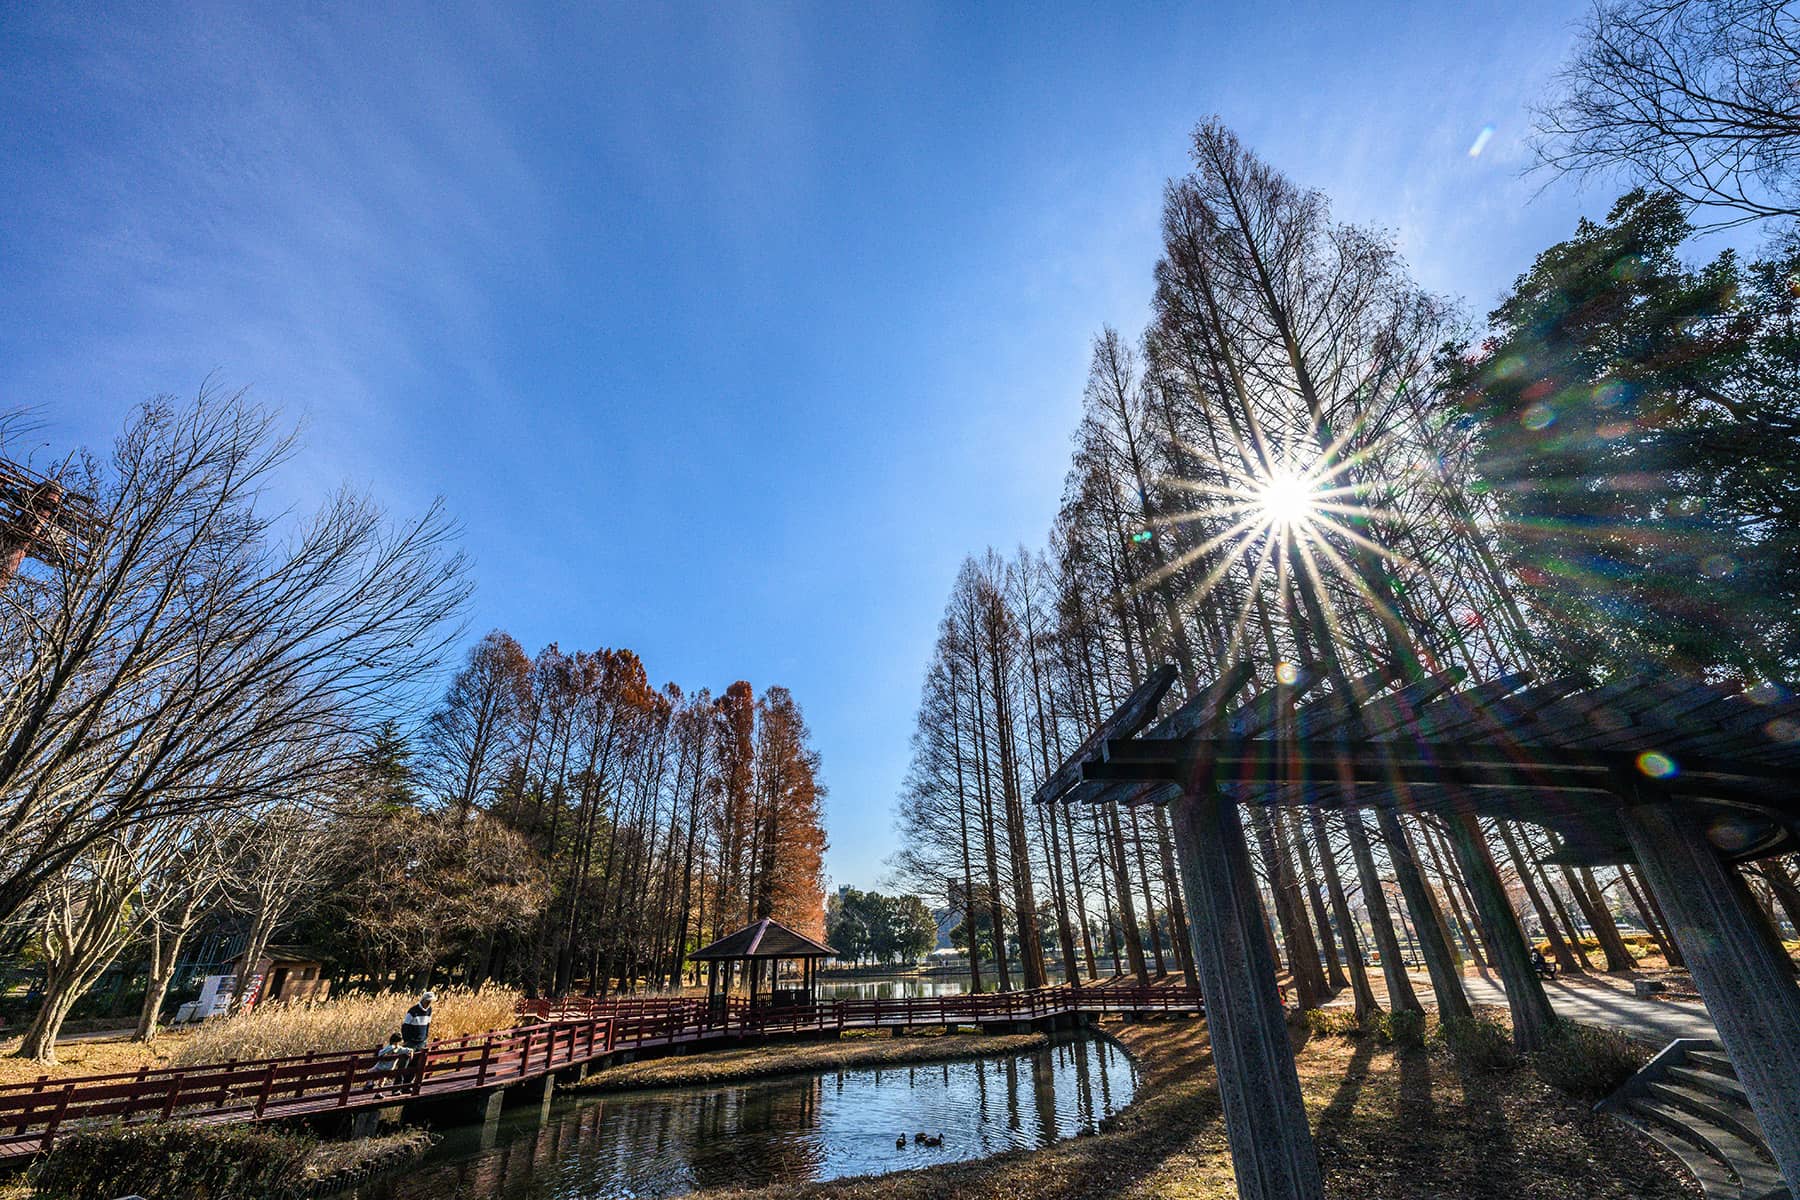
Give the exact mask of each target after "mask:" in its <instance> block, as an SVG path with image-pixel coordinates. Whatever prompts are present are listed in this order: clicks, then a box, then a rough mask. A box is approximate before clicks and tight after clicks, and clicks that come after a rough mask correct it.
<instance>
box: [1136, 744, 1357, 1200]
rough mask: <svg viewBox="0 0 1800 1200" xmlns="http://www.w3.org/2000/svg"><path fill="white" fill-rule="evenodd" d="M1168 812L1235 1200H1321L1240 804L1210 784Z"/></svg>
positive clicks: (1203, 783)
mask: <svg viewBox="0 0 1800 1200" xmlns="http://www.w3.org/2000/svg"><path fill="white" fill-rule="evenodd" d="M1171 808H1172V812H1171V813H1170V816H1171V817H1172V818H1173V824H1174V832H1175V850H1176V854H1177V856H1178V857H1179V859H1180V862H1181V885H1182V892H1183V894H1184V895H1185V896H1186V899H1187V910H1188V933H1189V936H1190V937H1191V938H1192V939H1193V943H1194V963H1195V966H1196V967H1197V968H1198V969H1199V973H1200V990H1201V992H1202V994H1203V995H1204V996H1205V997H1206V1019H1207V1030H1208V1033H1209V1034H1210V1035H1211V1039H1212V1050H1213V1062H1214V1065H1215V1066H1216V1068H1217V1070H1218V1076H1219V1099H1220V1101H1221V1104H1222V1106H1223V1108H1224V1110H1225V1133H1226V1137H1227V1138H1228V1139H1229V1141H1230V1143H1231V1163H1232V1169H1233V1172H1234V1174H1235V1175H1236V1177H1237V1188H1238V1196H1239V1197H1240V1198H1241V1200H1323V1197H1324V1194H1325V1189H1324V1184H1323V1183H1322V1182H1321V1180H1320V1177H1319V1158H1318V1154H1317V1152H1316V1151H1315V1150H1314V1149H1313V1140H1312V1131H1311V1130H1310V1129H1309V1128H1308V1127H1307V1124H1306V1107H1305V1105H1304V1104H1303V1103H1302V1102H1301V1099H1300V1078H1299V1076H1298V1075H1297V1074H1296V1073H1295V1071H1294V1055H1293V1047H1292V1043H1290V1042H1289V1040H1288V1030H1287V1021H1286V1017H1285V1014H1284V1013H1283V1012H1282V1008H1281V1003H1280V1001H1279V1000H1278V999H1277V997H1276V992H1275V959H1274V956H1273V955H1272V954H1271V953H1270V951H1269V943H1268V940H1267V938H1265V937H1264V935H1263V928H1264V925H1263V922H1264V919H1265V918H1264V915H1263V911H1262V902H1261V900H1260V899H1259V898H1258V896H1257V890H1256V875H1255V871H1254V869H1253V868H1252V867H1251V864H1250V852H1249V848H1248V847H1247V846H1246V845H1245V843H1244V826H1243V823H1242V819H1241V818H1240V816H1239V813H1238V807H1237V804H1236V803H1235V802H1233V801H1231V800H1229V799H1227V798H1225V797H1223V796H1221V795H1220V794H1219V791H1218V789H1217V788H1216V787H1214V786H1213V784H1212V781H1211V780H1210V779H1207V780H1203V781H1201V782H1200V783H1199V784H1198V785H1197V786H1193V787H1190V788H1189V789H1187V790H1186V791H1184V793H1183V794H1182V796H1181V798H1180V799H1179V800H1177V801H1176V802H1175V803H1174V804H1173V805H1172V806H1171Z"/></svg>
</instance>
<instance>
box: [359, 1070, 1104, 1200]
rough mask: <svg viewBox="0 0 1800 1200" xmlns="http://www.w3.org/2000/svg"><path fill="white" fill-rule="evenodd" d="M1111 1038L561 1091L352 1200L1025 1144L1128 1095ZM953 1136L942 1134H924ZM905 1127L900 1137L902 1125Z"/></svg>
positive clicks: (552, 1190) (660, 1187) (596, 1195)
mask: <svg viewBox="0 0 1800 1200" xmlns="http://www.w3.org/2000/svg"><path fill="white" fill-rule="evenodd" d="M1132 1088H1133V1079H1132V1072H1131V1066H1130V1063H1129V1061H1128V1060H1127V1059H1126V1058H1125V1056H1124V1055H1123V1053H1121V1052H1120V1051H1119V1049H1118V1048H1117V1047H1116V1046H1114V1045H1112V1043H1110V1042H1107V1041H1104V1040H1101V1039H1097V1038H1078V1039H1072V1040H1066V1041H1059V1042H1057V1043H1056V1044H1054V1045H1052V1046H1049V1047H1047V1048H1045V1049H1042V1050H1039V1051H1035V1052H1032V1053H1028V1054H1016V1055H1003V1056H997V1057H994V1058H988V1059H974V1060H969V1061H964V1062H954V1063H932V1064H928V1065H916V1066H904V1067H889V1068H885V1069H879V1070H878V1069H862V1070H851V1071H839V1072H834V1073H830V1074H825V1075H796V1076H788V1077H785V1078H781V1079H771V1080H763V1081H760V1082H756V1083H750V1084H742V1085H738V1086H734V1087H722V1088H682V1089H672V1090H667V1091H659V1092H639V1093H632V1094H629V1095H624V1096H615V1097H593V1098H584V1097H572V1098H570V1099H568V1100H563V1101H559V1102H558V1103H557V1104H556V1105H555V1106H553V1107H552V1108H551V1110H550V1113H549V1116H548V1117H547V1118H545V1119H543V1120H542V1121H541V1122H540V1119H539V1112H538V1110H537V1109H535V1108H532V1107H526V1108H520V1109H513V1110H509V1111H508V1112H507V1113H506V1114H505V1115H504V1116H503V1117H502V1118H501V1120H500V1123H499V1127H498V1129H497V1130H496V1129H492V1128H490V1129H489V1130H488V1131H487V1133H486V1138H485V1141H486V1144H485V1145H484V1144H483V1142H484V1137H483V1133H482V1131H481V1130H479V1129H477V1128H463V1129H456V1130H451V1131H450V1132H449V1133H448V1135H447V1136H446V1137H445V1139H444V1141H443V1143H442V1144H441V1145H440V1146H438V1147H437V1148H436V1149H435V1150H433V1151H432V1154H431V1156H430V1157H429V1158H428V1159H427V1160H426V1162H425V1163H424V1164H423V1165H421V1166H417V1167H412V1168H409V1169H407V1170H406V1171H405V1172H404V1173H403V1174H401V1175H398V1176H395V1177H391V1178H387V1179H382V1180H377V1181H376V1182H374V1183H372V1184H366V1185H364V1186H363V1187H362V1188H360V1189H359V1190H357V1191H355V1192H352V1193H348V1195H350V1196H354V1197H357V1200H424V1198H426V1197H430V1198H432V1200H439V1198H441V1197H451V1196H455V1197H469V1198H471V1200H625V1198H647V1197H661V1196H676V1195H680V1194H682V1193H684V1192H689V1191H693V1190H695V1189H698V1188H706V1187H717V1186H721V1185H727V1184H732V1185H739V1186H756V1185H760V1184H765V1183H774V1182H790V1181H803V1180H819V1179H835V1178H837V1177H839V1176H844V1175H865V1174H877V1173H883V1172H888V1171H899V1170H906V1169H909V1168H914V1167H922V1166H929V1165H932V1164H934V1163H941V1162H953V1161H958V1160H966V1159H973V1158H984V1157H986V1156H988V1155H991V1154H998V1153H1000V1152H1002V1151H1005V1150H1013V1149H1021V1148H1025V1149H1029V1148H1036V1147H1039V1146H1043V1145H1046V1144H1048V1143H1050V1142H1053V1141H1056V1140H1057V1139H1059V1138H1065V1137H1071V1136H1073V1135H1075V1134H1076V1133H1078V1132H1081V1131H1083V1130H1087V1129H1092V1128H1093V1127H1094V1126H1095V1125H1096V1124H1097V1123H1098V1122H1099V1121H1100V1120H1102V1119H1103V1118H1105V1117H1106V1116H1108V1115H1110V1114H1112V1113H1114V1112H1116V1111H1118V1110H1119V1109H1121V1108H1123V1107H1124V1106H1125V1105H1126V1104H1128V1103H1129V1102H1130V1099H1131V1094H1132ZM916 1132H924V1133H927V1134H933V1135H940V1134H941V1135H942V1136H943V1139H944V1143H943V1145H942V1146H941V1147H935V1148H932V1147H925V1146H921V1145H918V1144H916V1143H915V1142H914V1141H913V1135H914V1133H916ZM902 1136H903V1137H905V1138H906V1140H907V1145H906V1147H905V1148H904V1149H896V1148H895V1146H894V1139H895V1138H896V1137H902Z"/></svg>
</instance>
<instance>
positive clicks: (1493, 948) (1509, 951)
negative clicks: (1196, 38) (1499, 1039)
mask: <svg viewBox="0 0 1800 1200" xmlns="http://www.w3.org/2000/svg"><path fill="white" fill-rule="evenodd" d="M1444 824H1445V825H1446V826H1447V827H1448V828H1449V831H1450V848H1451V849H1452V850H1453V851H1455V853H1456V862H1457V865H1458V866H1460V867H1461V868H1462V874H1463V882H1464V883H1466V884H1468V885H1469V898H1470V899H1471V900H1473V901H1474V902H1475V910H1476V912H1477V913H1478V914H1480V918H1481V926H1482V929H1483V930H1484V931H1485V932H1486V933H1487V939H1488V953H1490V954H1491V955H1492V956H1493V959H1494V966H1495V967H1496V968H1497V969H1498V970H1499V972H1500V984H1501V986H1502V987H1504V988H1505V989H1506V1006H1507V1007H1508V1008H1509V1009H1510V1010H1511V1011H1512V1026H1513V1045H1515V1046H1517V1047H1518V1048H1519V1049H1520V1050H1524V1051H1534V1050H1542V1049H1543V1048H1544V1047H1545V1046H1546V1045H1548V1044H1549V1041H1550V1031H1551V1029H1552V1028H1554V1027H1555V1025H1556V1012H1555V1011H1554V1010H1553V1009H1552V1008H1551V1007H1550V999H1549V997H1547V996H1545V995H1544V985H1543V983H1542V982H1541V981H1540V980H1539V979H1538V976H1537V971H1536V969H1535V968H1533V967H1532V965H1531V950H1530V948H1529V947H1528V946H1526V944H1525V931H1524V930H1523V929H1522V928H1520V926H1519V917H1518V914H1517V913H1515V912H1513V907H1512V904H1511V903H1510V902H1509V901H1508V900H1507V898H1506V886H1505V885H1504V884H1502V883H1501V882H1500V872H1499V871H1498V870H1497V869H1496V868H1495V867H1494V856H1493V854H1492V853H1491V852H1490V851H1489V850H1488V844H1487V839H1486V838H1485V837H1483V836H1482V833H1481V826H1480V825H1479V824H1478V823H1476V820H1475V814H1474V813H1470V812H1461V813H1454V814H1451V815H1450V816H1448V817H1446V818H1445V821H1444Z"/></svg>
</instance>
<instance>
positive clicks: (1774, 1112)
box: [1621, 787, 1800, 1194]
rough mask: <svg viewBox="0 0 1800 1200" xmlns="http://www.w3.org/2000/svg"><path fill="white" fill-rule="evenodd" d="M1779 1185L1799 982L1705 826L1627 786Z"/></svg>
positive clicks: (1643, 864) (1660, 886)
mask: <svg viewBox="0 0 1800 1200" xmlns="http://www.w3.org/2000/svg"><path fill="white" fill-rule="evenodd" d="M1621 820H1622V821H1623V822H1624V825H1625V833H1626V836H1627V837H1629V838H1630V839H1631V848H1632V850H1633V851H1634V852H1635V853H1636V854H1637V860H1638V864H1639V867H1640V868H1641V870H1642V873H1643V877H1644V882H1645V883H1647V884H1648V885H1649V886H1650V891H1651V894H1652V895H1654V896H1655V898H1656V902H1657V903H1658V904H1659V905H1661V907H1662V910H1663V912H1664V913H1666V914H1667V915H1668V918H1669V932H1670V934H1671V935H1672V936H1673V937H1674V939H1675V941H1676V942H1677V943H1678V944H1679V945H1680V947H1681V954H1682V957H1683V958H1685V959H1687V965H1688V970H1689V971H1690V972H1691V973H1692V974H1693V977H1694V984H1695V986H1696V987H1698V988H1699V990H1700V995H1701V998H1702V999H1704V1000H1705V1001H1706V1011H1707V1012H1708V1013H1710V1014H1711V1015H1712V1019H1713V1023H1714V1024H1715V1025H1717V1026H1718V1028H1719V1039H1720V1040H1721V1041H1723V1042H1724V1043H1725V1051H1726V1053H1727V1054H1729V1055H1730V1056H1731V1064H1732V1066H1734V1067H1736V1068H1737V1075H1738V1080H1739V1081H1740V1082H1741V1083H1742V1084H1743V1085H1744V1091H1745V1093H1746V1094H1747V1095H1748V1096H1749V1099H1750V1106H1751V1107H1752V1108H1753V1109H1755V1110H1756V1116H1757V1119H1758V1120H1759V1121H1761V1122H1762V1128H1763V1135H1764V1137H1766V1138H1767V1139H1768V1143H1769V1149H1770V1150H1771V1151H1772V1152H1773V1153H1774V1155H1775V1165H1776V1166H1777V1167H1779V1168H1780V1170H1781V1174H1782V1178H1784V1179H1785V1180H1786V1181H1787V1185H1788V1187H1789V1188H1790V1189H1791V1190H1793V1191H1795V1192H1796V1193H1797V1194H1800V987H1797V986H1796V985H1795V983H1794V976H1793V974H1792V971H1791V970H1790V969H1789V965H1788V964H1787V963H1785V962H1782V961H1780V960H1779V959H1778V958H1777V957H1776V955H1775V953H1774V952H1773V951H1772V950H1771V949H1770V948H1769V944H1768V940H1767V939H1766V938H1765V937H1764V936H1763V935H1762V933H1761V932H1760V931H1759V930H1758V929H1757V928H1756V924H1755V921H1754V916H1753V914H1752V913H1751V912H1749V911H1748V909H1747V907H1746V903H1747V900H1748V897H1747V896H1746V895H1745V893H1744V890H1743V888H1742V887H1741V886H1740V885H1739V884H1738V882H1737V881H1736V880H1735V879H1733V878H1732V876H1733V871H1732V869H1731V867H1729V866H1728V865H1726V863H1725V862H1724V860H1722V859H1721V858H1720V857H1719V853H1718V851H1717V849H1716V848H1714V846H1713V844H1712V842H1711V841H1709V840H1708V839H1707V837H1706V833H1705V830H1704V829H1702V828H1701V827H1700V826H1699V825H1698V824H1696V823H1695V821H1694V820H1693V818H1692V817H1691V816H1690V815H1689V814H1687V813H1684V812H1682V811H1680V810H1679V809H1678V808H1677V807H1676V806H1675V805H1674V804H1672V803H1670V802H1668V801H1666V800H1660V799H1656V798H1654V797H1651V796H1648V795H1646V794H1644V793H1643V792H1642V791H1641V790H1639V789H1637V788H1636V787H1634V789H1633V795H1632V799H1631V801H1630V802H1628V803H1627V804H1626V806H1625V809H1624V811H1623V813H1622V814H1621Z"/></svg>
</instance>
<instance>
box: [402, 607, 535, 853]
mask: <svg viewBox="0 0 1800 1200" xmlns="http://www.w3.org/2000/svg"><path fill="white" fill-rule="evenodd" d="M530 703H531V660H530V659H529V658H527V657H526V656H525V651H524V650H522V649H520V647H519V643H518V642H516V641H514V640H513V638H512V636H511V635H510V634H508V633H506V632H504V631H502V630H499V629H496V630H494V631H492V632H491V633H489V634H488V635H487V636H486V637H484V638H482V639H481V641H479V642H477V643H476V644H475V647H474V648H473V649H472V650H470V651H469V658H468V662H467V664H466V665H465V666H464V667H463V669H462V670H460V671H458V672H457V673H456V677H455V678H454V679H452V680H451V681H450V688H449V690H448V691H447V692H446V693H445V694H444V701H443V703H442V704H441V705H439V706H438V708H437V710H436V711H435V712H433V713H432V714H431V720H430V721H429V722H428V723H427V725H426V730H425V740H426V748H427V751H428V756H427V760H426V761H427V762H428V763H429V764H430V768H431V770H430V774H431V776H432V779H433V782H434V784H435V789H436V791H437V793H438V795H439V797H440V798H441V799H442V800H443V801H444V802H445V803H446V804H448V805H449V806H450V808H451V810H452V811H453V812H454V813H455V814H456V816H457V817H458V819H463V818H466V817H467V816H468V815H469V812H470V811H471V810H472V809H473V808H474V807H475V805H476V803H477V802H478V801H479V800H481V799H482V798H483V797H484V796H486V795H488V794H490V793H491V792H492V791H493V790H494V789H495V788H496V787H497V786H498V785H499V783H500V781H501V779H502V778H503V773H504V767H505V762H506V755H507V754H508V752H509V751H510V750H511V739H512V738H513V736H514V735H515V733H516V732H517V728H518V719H519V715H520V714H521V713H523V712H524V711H525V709H526V707H527V706H528V705H529V704H530Z"/></svg>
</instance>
